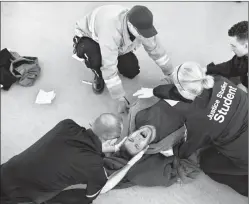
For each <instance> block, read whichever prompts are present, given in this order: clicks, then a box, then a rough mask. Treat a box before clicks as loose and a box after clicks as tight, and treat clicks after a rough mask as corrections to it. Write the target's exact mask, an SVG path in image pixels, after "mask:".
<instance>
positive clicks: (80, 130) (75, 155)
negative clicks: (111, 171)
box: [1, 113, 123, 204]
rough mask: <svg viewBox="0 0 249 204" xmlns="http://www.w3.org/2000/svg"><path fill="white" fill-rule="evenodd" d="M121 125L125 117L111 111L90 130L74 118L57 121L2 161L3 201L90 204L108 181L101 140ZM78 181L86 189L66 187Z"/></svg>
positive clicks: (113, 137)
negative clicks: (29, 144)
mask: <svg viewBox="0 0 249 204" xmlns="http://www.w3.org/2000/svg"><path fill="white" fill-rule="evenodd" d="M122 129H123V122H122V119H121V118H119V117H117V116H116V115H114V114H111V113H105V114H102V115H100V116H99V117H98V118H97V119H96V120H95V122H94V123H93V125H92V128H91V129H86V128H84V127H81V126H80V125H78V124H77V123H75V122H74V121H73V120H71V119H66V120H63V121H61V122H59V123H58V124H57V125H56V126H55V127H54V128H52V129H51V130H50V131H49V132H48V133H46V134H45V135H44V136H43V137H42V138H41V139H39V140H38V141H37V142H36V143H34V144H33V145H32V146H30V147H29V148H28V149H26V150H25V151H23V152H22V153H20V154H19V155H16V156H14V157H13V158H11V159H10V160H9V161H7V162H6V163H4V164H2V165H1V203H6V204H7V203H38V204H40V203H51V204H52V203H57V204H58V203H65V204H72V203H80V204H88V203H91V202H92V201H93V200H94V199H95V198H96V197H97V196H98V194H99V192H100V191H101V189H102V187H103V186H104V185H105V183H106V181H107V176H106V172H105V170H104V168H103V158H104V154H103V152H104V151H105V148H103V149H102V144H103V143H104V142H106V141H107V142H108V141H116V140H117V138H119V137H120V135H121V132H122ZM114 147H115V146H114ZM116 149H117V148H113V151H114V150H116ZM107 151H110V148H109V149H108V150H107ZM76 184H87V188H86V189H79V190H76V191H75V190H65V191H63V190H64V189H65V188H67V187H69V186H72V185H76Z"/></svg>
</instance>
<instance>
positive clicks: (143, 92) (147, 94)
mask: <svg viewBox="0 0 249 204" xmlns="http://www.w3.org/2000/svg"><path fill="white" fill-rule="evenodd" d="M133 96H137V97H138V98H151V97H152V96H154V94H153V89H151V88H141V89H140V90H138V91H137V92H136V93H134V94H133Z"/></svg>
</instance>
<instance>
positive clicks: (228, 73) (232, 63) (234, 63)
mask: <svg viewBox="0 0 249 204" xmlns="http://www.w3.org/2000/svg"><path fill="white" fill-rule="evenodd" d="M207 74H217V75H221V76H223V77H226V78H228V79H231V81H233V79H232V78H233V77H240V82H241V83H242V84H243V85H244V86H245V87H247V88H248V76H247V74H248V57H247V56H243V57H237V56H236V55H235V56H234V57H233V58H232V59H231V60H229V61H227V62H223V63H221V64H216V65H215V64H214V63H210V64H209V65H207ZM233 82H234V83H235V84H237V83H236V80H235V81H233Z"/></svg>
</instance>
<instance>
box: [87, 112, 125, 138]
mask: <svg viewBox="0 0 249 204" xmlns="http://www.w3.org/2000/svg"><path fill="white" fill-rule="evenodd" d="M122 129H123V121H122V118H120V117H118V116H116V115H115V114H112V113H103V114H101V115H100V116H99V117H98V118H97V119H96V120H95V121H94V123H93V126H92V130H93V132H94V133H95V134H96V135H97V136H98V137H99V138H100V139H101V140H102V141H105V140H110V139H114V138H118V137H120V136H121V133H122Z"/></svg>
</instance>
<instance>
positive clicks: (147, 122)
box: [101, 100, 200, 193]
mask: <svg viewBox="0 0 249 204" xmlns="http://www.w3.org/2000/svg"><path fill="white" fill-rule="evenodd" d="M149 103H150V102H149ZM152 104H153V105H152V106H149V107H148V108H145V107H143V108H142V110H139V111H137V112H136V113H135V114H136V116H135V119H134V120H135V121H134V122H135V126H136V127H135V129H136V130H135V131H134V132H133V133H131V134H130V135H129V136H128V138H127V139H126V140H125V141H124V143H122V146H121V148H120V152H116V153H114V154H113V155H111V156H109V157H106V158H105V159H104V166H105V169H106V171H107V174H108V175H111V176H110V178H109V179H108V182H107V183H106V185H105V186H104V188H103V189H102V191H101V193H105V192H107V191H109V190H111V189H112V188H114V187H115V188H119V189H120V188H127V187H130V186H134V185H140V186H164V187H167V186H170V185H172V184H174V183H176V182H177V181H179V180H181V181H182V182H184V183H187V182H191V181H192V180H193V179H195V178H196V177H197V175H198V174H199V173H200V169H199V168H198V167H197V165H196V164H195V163H194V162H192V161H190V160H187V159H182V160H179V159H178V158H177V157H176V156H172V153H173V149H172V148H173V147H174V146H175V145H177V143H179V142H180V141H182V140H184V138H185V136H186V132H185V130H186V129H185V127H184V123H183V118H182V117H181V116H180V115H179V114H177V112H176V111H174V109H173V108H172V107H171V106H170V105H169V104H168V103H167V102H165V101H164V100H159V101H156V102H155V103H154V102H153V103H152ZM138 105H140V106H143V105H142V104H138ZM135 109H137V107H135ZM135 109H134V107H133V108H132V109H131V110H130V111H132V112H135ZM135 155H136V156H135ZM134 156H135V157H134ZM131 158H132V159H131ZM130 159H131V160H130ZM116 185H117V186H116Z"/></svg>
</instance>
